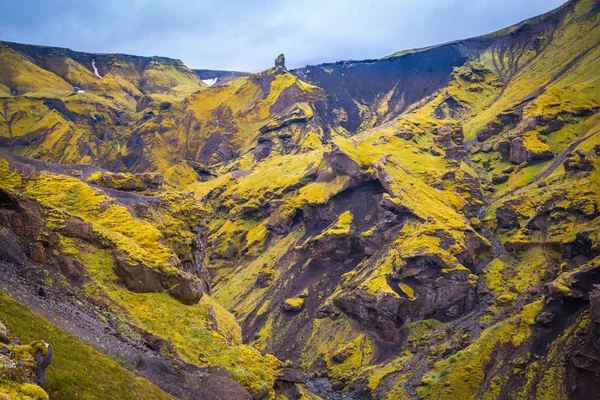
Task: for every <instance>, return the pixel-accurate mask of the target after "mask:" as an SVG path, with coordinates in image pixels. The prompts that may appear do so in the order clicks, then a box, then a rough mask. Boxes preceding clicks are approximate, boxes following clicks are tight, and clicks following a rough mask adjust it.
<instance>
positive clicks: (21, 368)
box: [0, 310, 54, 399]
mask: <svg viewBox="0 0 600 400" xmlns="http://www.w3.org/2000/svg"><path fill="white" fill-rule="evenodd" d="M0 313H1V310H0ZM0 315H1V314H0ZM1 336H4V338H2V337H1ZM0 339H3V340H2V341H0V378H1V379H0V394H3V393H5V391H4V389H3V386H4V385H5V384H6V383H7V381H8V382H10V383H11V385H10V386H8V389H10V390H9V391H8V393H15V395H17V396H18V395H27V394H30V395H33V394H35V396H36V397H35V398H36V399H48V395H47V394H46V393H45V392H44V390H43V389H42V388H41V387H39V386H35V385H41V384H44V383H46V371H47V370H48V367H49V366H50V363H51V362H52V356H53V353H54V350H53V349H52V346H51V345H49V344H47V343H46V342H44V341H35V342H32V343H30V344H28V345H22V344H21V342H20V341H19V339H18V338H17V337H15V336H13V335H12V334H11V332H10V331H9V330H8V329H6V327H5V326H4V324H2V323H1V322H0ZM27 398H29V397H27Z"/></svg>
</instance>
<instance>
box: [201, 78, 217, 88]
mask: <svg viewBox="0 0 600 400" xmlns="http://www.w3.org/2000/svg"><path fill="white" fill-rule="evenodd" d="M218 79H219V78H212V79H202V82H204V83H206V84H207V85H208V86H212V85H214V84H215V83H217V80H218Z"/></svg>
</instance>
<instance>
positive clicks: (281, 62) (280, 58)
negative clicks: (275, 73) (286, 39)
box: [275, 54, 285, 68]
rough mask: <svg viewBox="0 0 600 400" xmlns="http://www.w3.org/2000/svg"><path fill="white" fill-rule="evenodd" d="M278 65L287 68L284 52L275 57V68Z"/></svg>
mask: <svg viewBox="0 0 600 400" xmlns="http://www.w3.org/2000/svg"><path fill="white" fill-rule="evenodd" d="M277 67H282V68H285V56H284V55H283V54H280V55H278V56H277V58H276V59H275V68H277Z"/></svg>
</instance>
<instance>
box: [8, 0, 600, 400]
mask: <svg viewBox="0 0 600 400" xmlns="http://www.w3.org/2000/svg"><path fill="white" fill-rule="evenodd" d="M599 10H600V6H599V3H598V1H594V0H579V1H570V2H568V3H566V4H565V5H564V6H562V7H560V8H559V9H557V10H555V11H553V12H551V13H548V14H546V15H544V16H540V17H537V18H533V19H530V20H527V21H524V22H522V23H520V24H518V25H515V26H513V27H510V28H507V29H505V30H502V31H499V32H496V33H493V34H490V35H486V36H483V37H479V38H474V39H469V40H465V41H461V42H457V43H450V44H446V45H442V46H436V47H432V48H428V49H423V50H415V51H408V52H402V53H399V54H395V55H394V56H392V57H388V58H384V59H381V60H368V61H363V62H343V63H337V64H335V65H321V66H309V67H306V68H304V69H300V70H296V71H291V72H290V71H287V70H286V68H285V66H284V65H283V62H284V61H283V60H284V59H283V57H278V59H277V61H276V65H275V67H274V68H271V69H269V70H267V71H264V72H262V73H259V74H254V75H250V76H248V77H242V78H238V79H234V80H231V81H229V82H225V83H223V84H220V85H215V86H211V87H210V88H204V87H200V86H202V85H200V86H197V89H194V91H187V90H188V89H189V87H190V86H193V85H194V83H193V82H195V81H194V80H193V79H192V78H190V76H189V74H188V73H187V72H186V71H187V70H186V69H185V68H184V67H182V66H180V65H179V64H178V63H176V62H171V61H168V60H164V59H158V58H156V59H152V60H149V59H141V58H136V57H130V56H126V57H125V56H123V57H118V56H108V55H106V56H101V55H98V56H96V57H97V58H95V63H96V66H97V68H98V70H99V74H101V75H102V76H103V78H101V79H100V78H98V77H97V76H96V75H95V74H91V73H90V70H89V67H90V66H88V65H87V64H85V65H84V64H82V62H83V61H82V60H84V58H85V57H88V55H86V56H85V57H84V58H81V57H83V56H80V55H78V54H80V53H77V54H75V53H73V52H67V51H62V50H60V51H59V50H51V49H50V50H49V49H40V48H37V47H31V48H29V47H28V46H22V45H14V44H5V45H4V46H5V47H4V50H3V53H1V54H3V57H8V58H10V59H11V60H14V61H11V62H14V64H15V65H16V66H18V68H16V69H15V70H14V71H15V73H14V74H13V76H14V77H13V78H11V79H13V80H12V81H10V82H13V81H14V82H16V83H15V84H19V85H23V86H22V88H23V89H20V90H23V91H24V92H23V93H21V92H19V91H17V93H13V87H12V86H10V85H9V84H8V83H7V82H9V80H3V81H1V82H0V83H1V84H2V85H4V86H0V89H1V90H2V92H0V94H1V95H2V98H1V99H0V122H4V123H3V124H0V136H1V137H2V138H1V141H0V144H1V145H2V147H4V148H6V149H9V150H10V151H11V152H12V153H17V154H20V155H24V156H26V157H18V156H16V155H13V154H9V153H2V158H1V159H0V177H1V180H0V182H1V184H0V187H1V192H0V194H1V195H2V197H1V199H2V202H1V203H2V204H3V206H2V207H3V208H2V214H0V216H3V217H2V218H3V219H0V221H1V222H2V224H1V226H2V229H3V231H2V232H3V233H4V234H5V237H6V238H7V239H3V240H4V241H5V242H6V243H8V247H7V248H10V249H15V250H14V251H4V253H2V254H3V257H4V258H5V259H8V261H9V262H10V263H11V264H12V265H34V266H35V268H33V270H35V271H36V272H35V273H31V272H27V271H30V269H27V268H24V269H22V270H21V272H19V274H20V276H23V279H25V280H27V281H32V280H35V279H41V280H42V281H44V282H45V284H46V285H47V287H46V289H48V290H51V289H52V288H56V287H65V288H68V290H70V291H72V293H73V295H74V296H75V297H76V298H77V299H79V300H80V301H82V302H83V304H85V305H86V307H87V306H90V307H92V306H93V307H98V308H99V310H100V314H101V315H102V316H103V318H106V319H107V321H108V322H107V326H112V327H113V328H114V327H115V326H116V327H120V328H119V329H121V331H124V332H126V334H125V336H126V337H128V338H130V339H132V340H141V341H143V342H146V343H150V345H152V346H155V347H157V348H159V353H160V354H161V355H162V356H165V355H168V356H169V357H173V358H174V360H177V362H174V364H172V365H171V367H172V366H173V365H178V366H181V365H184V364H185V365H186V367H185V368H184V369H185V371H187V372H186V373H185V374H184V375H185V376H186V377H188V376H196V375H194V373H195V372H190V371H197V369H194V368H198V369H203V368H208V369H210V368H217V367H221V368H224V369H225V370H226V371H228V374H230V375H226V376H227V378H225V377H223V376H222V375H219V377H220V378H219V379H221V378H222V379H229V380H228V381H227V382H229V383H228V387H231V388H232V390H234V391H235V393H237V395H240V396H242V397H243V396H250V395H252V396H254V398H261V396H268V397H271V398H273V397H275V396H278V395H285V396H287V397H300V396H306V397H311V396H313V395H311V394H310V393H309V392H308V391H307V388H312V390H314V391H315V392H316V393H318V394H320V395H323V396H324V397H332V398H335V396H338V395H339V394H333V395H331V394H328V393H327V392H326V391H323V390H320V389H319V388H320V386H321V385H323V381H321V380H320V379H326V381H327V382H329V383H331V384H332V385H333V389H334V391H340V390H343V391H351V392H352V396H354V397H355V398H377V399H387V398H402V399H404V398H407V399H416V398H427V399H453V398H465V399H467V398H468V399H471V398H472V399H480V398H486V399H487V398H489V399H496V398H509V399H519V398H553V399H555V398H565V399H567V398H568V399H587V398H593V396H595V394H596V393H598V390H599V389H600V388H599V387H598V382H599V381H600V380H599V379H598V378H599V376H600V369H599V368H598V362H597V360H598V359H600V355H599V354H600V348H598V345H597V344H598V340H599V338H600V336H599V334H600V333H599V331H598V324H600V319H599V316H598V307H600V306H599V304H598V301H599V295H598V287H597V286H594V285H598V284H600V272H599V271H600V269H599V265H600V264H599V262H600V261H599V257H600V249H599V247H598V237H599V236H598V235H599V232H600V230H599V229H600V226H599V223H600V222H599V218H600V175H599V174H600V135H599V134H598V133H599V132H600V113H599V112H598V111H600V90H598V89H599V84H600V82H599V79H600V76H599V75H598V73H597V71H599V70H600V62H599V60H600V58H599V57H598V55H599V54H598V52H599V51H600V50H599V46H598V45H599V44H600V29H599V27H598V11H599ZM42 50H43V51H42ZM56 57H59V58H60V57H67V58H68V59H69V60H71V61H72V62H71V61H64V62H63V63H62V64H60V63H59V64H60V65H59V66H56V65H54V64H53V62H54V61H52V59H53V58H56ZM78 57H79V58H78ZM8 58H7V59H8ZM61 62H62V61H61ZM75 64H77V65H75ZM78 65H79V66H78ZM82 68H83V69H82ZM91 72H92V73H93V72H94V71H93V69H92V70H91ZM29 75H31V76H34V77H35V79H33V78H31V79H29V78H24V79H21V77H23V76H25V77H27V76H29ZM75 81H77V82H81V87H84V85H90V86H86V88H87V89H85V90H86V91H85V92H84V93H77V94H71V95H63V94H62V93H63V92H61V91H64V90H66V89H64V87H63V86H64V82H66V83H68V84H69V85H74V82H75ZM23 82H24V83H23ZM173 82H175V83H173ZM11 85H12V83H11ZM165 88H170V89H165ZM200 89H201V90H200ZM2 118H3V119H2ZM36 158H37V159H41V160H44V161H46V162H42V161H39V160H34V159H36ZM49 162H55V163H60V164H51V163H49ZM66 164H70V165H68V166H67V165H66ZM82 164H93V165H95V166H96V167H91V166H90V165H82ZM98 167H101V168H104V169H101V168H98ZM57 189H58V190H57ZM46 278H47V279H46ZM45 279H46V280H45ZM61 285H62V286H61ZM124 327H125V328H124ZM149 338H150V339H149ZM42 339H43V338H42ZM277 358H278V359H279V360H278V359H277ZM178 363H184V364H178ZM284 367H285V368H284ZM297 369H301V370H303V371H305V372H306V373H308V374H310V378H309V381H308V384H307V386H306V387H304V386H303V382H304V380H305V378H304V376H303V375H302V373H301V372H299V371H298V370H297ZM141 371H142V370H141ZM141 371H140V373H141ZM143 371H146V372H148V369H146V370H143ZM203 371H204V370H203ZM186 374H187V375H186ZM149 376H150V378H152V376H151V374H150V375H149ZM150 378H149V379H150ZM231 378H233V379H234V380H235V382H237V383H235V384H234V383H232V380H231ZM186 379H187V378H186ZM190 379H192V378H190ZM153 382H154V381H153ZM177 382H179V381H177ZM157 384H158V385H159V386H160V385H163V386H164V387H167V388H169V393H172V394H174V395H176V396H178V397H182V396H183V394H185V395H189V394H190V393H187V392H186V393H183V394H182V393H181V392H176V391H173V390H171V389H170V386H165V383H164V382H162V381H161V382H158V381H157ZM236 385H238V386H239V385H241V386H239V387H238V386H236ZM163 386H160V387H161V388H162V387H163ZM221 386H223V385H221ZM226 386H227V385H226ZM240 393H242V394H240Z"/></svg>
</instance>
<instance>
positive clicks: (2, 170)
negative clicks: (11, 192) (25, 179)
mask: <svg viewBox="0 0 600 400" xmlns="http://www.w3.org/2000/svg"><path fill="white" fill-rule="evenodd" d="M0 185H1V186H2V187H3V188H6V189H16V188H18V187H20V186H21V175H20V174H19V173H18V172H17V171H14V170H13V169H12V168H11V167H10V165H9V164H8V161H6V160H4V159H1V158H0Z"/></svg>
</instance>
